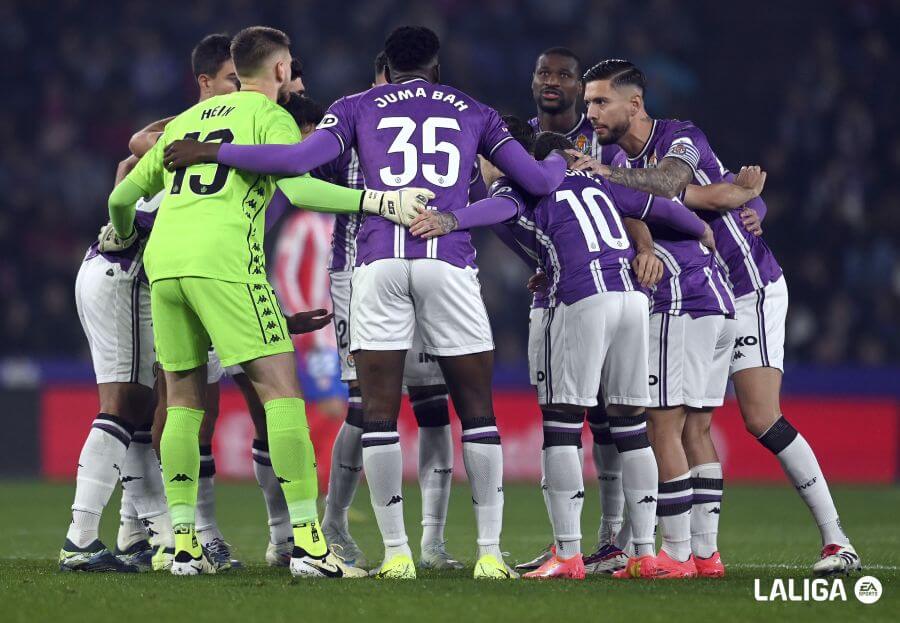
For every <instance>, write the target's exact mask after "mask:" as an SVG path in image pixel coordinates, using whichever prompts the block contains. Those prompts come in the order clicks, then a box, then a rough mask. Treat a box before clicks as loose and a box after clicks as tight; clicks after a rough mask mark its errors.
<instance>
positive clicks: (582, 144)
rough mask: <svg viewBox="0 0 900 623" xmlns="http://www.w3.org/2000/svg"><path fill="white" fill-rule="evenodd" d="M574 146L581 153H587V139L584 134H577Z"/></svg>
mask: <svg viewBox="0 0 900 623" xmlns="http://www.w3.org/2000/svg"><path fill="white" fill-rule="evenodd" d="M575 148H576V149H577V150H578V151H580V152H581V153H583V154H586V153H588V151H589V148H588V140H587V137H586V136H585V135H584V134H579V135H578V138H576V139H575Z"/></svg>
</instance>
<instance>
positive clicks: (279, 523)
mask: <svg viewBox="0 0 900 623" xmlns="http://www.w3.org/2000/svg"><path fill="white" fill-rule="evenodd" d="M253 474H254V475H255V476H256V482H257V484H259V488H260V489H261V490H262V494H263V499H265V501H266V514H267V515H268V517H269V542H270V543H276V544H277V543H284V542H286V541H287V540H288V539H289V538H291V537H292V536H293V534H294V533H293V528H292V527H291V515H290V513H289V512H288V506H287V501H286V500H285V499H284V491H282V489H281V483H279V482H278V477H277V476H275V470H273V469H272V460H271V459H270V458H269V444H268V443H266V442H265V441H261V440H259V439H254V440H253Z"/></svg>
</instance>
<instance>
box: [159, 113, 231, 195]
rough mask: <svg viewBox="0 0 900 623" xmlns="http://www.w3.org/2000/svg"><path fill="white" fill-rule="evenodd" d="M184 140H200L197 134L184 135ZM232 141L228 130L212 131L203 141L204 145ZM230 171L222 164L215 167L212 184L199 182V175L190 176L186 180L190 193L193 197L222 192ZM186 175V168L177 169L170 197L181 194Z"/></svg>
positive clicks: (229, 168)
mask: <svg viewBox="0 0 900 623" xmlns="http://www.w3.org/2000/svg"><path fill="white" fill-rule="evenodd" d="M184 138H192V139H194V140H195V141H196V140H199V139H200V133H199V132H188V133H187V134H185V135H184ZM233 140H234V134H233V133H232V132H231V130H229V129H228V128H225V129H224V130H213V131H212V132H210V133H209V134H207V135H206V138H204V139H203V142H204V143H212V142H213V141H221V142H223V143H230V142H231V141H233ZM230 170H231V167H229V166H226V165H224V164H220V165H219V166H217V167H216V174H215V176H214V177H213V179H212V182H210V183H208V184H207V183H205V182H203V181H201V179H200V176H199V175H192V176H190V177H189V178H188V184H189V185H190V187H191V192H192V193H194V194H195V195H214V194H215V193H217V192H219V191H220V190H222V187H224V186H225V182H226V181H227V180H228V172H229V171H230ZM185 173H187V168H186V167H185V168H184V169H178V171H176V172H175V177H174V178H173V179H172V190H171V191H170V192H169V194H171V195H177V194H179V193H180V192H181V187H182V186H183V185H184V175H185Z"/></svg>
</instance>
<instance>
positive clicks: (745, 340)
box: [734, 335, 759, 348]
mask: <svg viewBox="0 0 900 623" xmlns="http://www.w3.org/2000/svg"><path fill="white" fill-rule="evenodd" d="M757 344H759V339H758V338H757V337H756V336H755V335H744V336H741V337H736V338H734V347H735V348H740V347H741V346H756V345H757Z"/></svg>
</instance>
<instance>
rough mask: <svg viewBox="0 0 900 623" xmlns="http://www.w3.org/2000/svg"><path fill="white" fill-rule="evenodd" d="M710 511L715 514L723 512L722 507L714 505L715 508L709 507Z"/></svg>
mask: <svg viewBox="0 0 900 623" xmlns="http://www.w3.org/2000/svg"><path fill="white" fill-rule="evenodd" d="M709 512H710V513H714V514H716V515H721V514H722V509H721V508H719V507H718V506H714V507H713V508H711V509H709Z"/></svg>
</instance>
